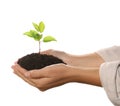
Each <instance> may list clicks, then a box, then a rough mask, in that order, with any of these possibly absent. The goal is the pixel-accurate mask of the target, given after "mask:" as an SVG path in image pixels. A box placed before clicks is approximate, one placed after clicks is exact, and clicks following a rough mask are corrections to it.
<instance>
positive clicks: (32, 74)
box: [25, 69, 45, 79]
mask: <svg viewBox="0 0 120 106" xmlns="http://www.w3.org/2000/svg"><path fill="white" fill-rule="evenodd" d="M25 76H26V77H27V78H36V79H37V78H43V77H45V72H44V70H43V69H38V70H31V71H28V72H26V73H25Z"/></svg>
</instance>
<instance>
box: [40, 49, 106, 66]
mask: <svg viewBox="0 0 120 106" xmlns="http://www.w3.org/2000/svg"><path fill="white" fill-rule="evenodd" d="M42 53H43V54H48V55H53V56H56V57H58V58H60V59H62V60H63V61H64V62H65V63H66V64H67V65H71V66H76V67H81V66H82V67H88V68H89V67H100V65H101V64H102V63H103V62H104V60H103V59H102V58H101V57H100V56H99V55H98V54H97V53H90V54H85V55H72V54H68V53H66V52H63V51H57V50H53V49H49V50H46V51H43V52H42Z"/></svg>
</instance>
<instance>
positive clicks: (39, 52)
mask: <svg viewBox="0 0 120 106" xmlns="http://www.w3.org/2000/svg"><path fill="white" fill-rule="evenodd" d="M39 53H40V41H39Z"/></svg>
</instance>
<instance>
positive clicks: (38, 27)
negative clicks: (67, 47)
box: [24, 21, 56, 53]
mask: <svg viewBox="0 0 120 106" xmlns="http://www.w3.org/2000/svg"><path fill="white" fill-rule="evenodd" d="M32 24H33V27H34V30H30V31H28V32H25V33H24V35H27V36H28V37H31V38H33V39H34V40H35V41H38V43H39V53H40V50H41V47H40V43H41V42H50V41H56V39H55V38H54V37H53V36H50V35H48V36H45V37H44V36H43V32H44V30H45V24H44V22H43V21H41V22H40V23H39V24H36V23H34V22H33V23H32Z"/></svg>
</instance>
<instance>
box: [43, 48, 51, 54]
mask: <svg viewBox="0 0 120 106" xmlns="http://www.w3.org/2000/svg"><path fill="white" fill-rule="evenodd" d="M52 51H53V50H52V49H48V50H45V51H42V52H41V54H47V55H52V54H51V53H52Z"/></svg>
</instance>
